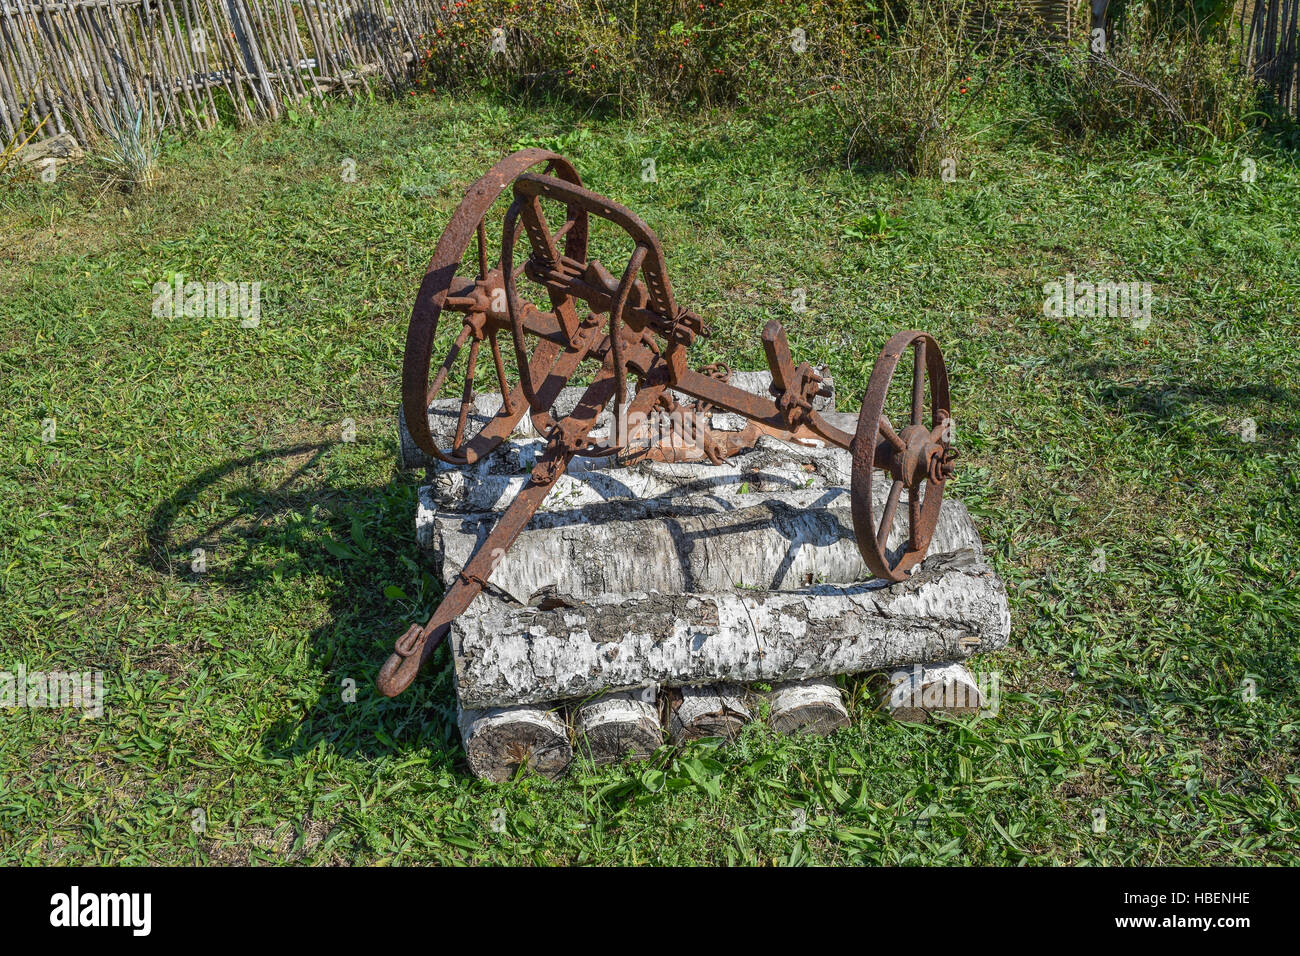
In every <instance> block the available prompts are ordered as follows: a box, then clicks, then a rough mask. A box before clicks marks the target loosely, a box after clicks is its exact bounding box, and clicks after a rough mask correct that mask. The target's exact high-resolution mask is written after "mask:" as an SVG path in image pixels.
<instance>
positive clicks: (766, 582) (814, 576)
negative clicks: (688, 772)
mask: <svg viewBox="0 0 1300 956" xmlns="http://www.w3.org/2000/svg"><path fill="white" fill-rule="evenodd" d="M732 382H733V384H737V385H739V386H740V387H742V388H746V389H748V390H751V391H755V392H758V391H766V388H767V386H768V384H770V378H769V377H767V373H757V372H754V373H735V375H734V376H733V378H732ZM580 394H581V389H576V388H572V389H566V390H565V392H564V393H563V394H562V395H561V397H560V400H559V401H558V402H557V404H556V409H555V410H556V412H557V413H560V414H563V413H565V412H567V411H568V406H571V405H572V404H574V403H576V401H577V398H578V396H579V395H580ZM477 401H478V404H477V405H476V407H475V409H474V414H475V416H476V417H482V418H486V417H489V416H491V415H492V414H494V413H495V411H496V409H497V407H498V406H499V403H500V397H499V396H495V395H488V396H481V397H480V398H479V399H478V400H477ZM825 402H826V405H827V406H828V407H827V408H825V409H823V410H822V411H823V414H824V415H827V416H835V415H837V414H838V413H836V412H834V410H833V404H832V403H833V398H827V399H825ZM458 410H459V402H458V401H456V400H451V401H448V402H436V403H435V404H434V407H433V408H431V410H430V423H431V425H432V427H433V431H434V435H435V437H436V438H438V439H439V440H440V444H441V445H442V446H444V447H445V446H446V445H448V444H450V442H448V441H446V438H447V437H449V433H450V431H451V429H453V428H454V426H455V420H456V416H457V413H458ZM744 424H745V423H744V421H743V420H741V419H739V418H737V417H736V416H732V415H727V414H724V413H715V414H714V415H713V427H714V428H715V429H721V430H727V429H732V430H739V429H740V428H742V427H743V426H744ZM846 426H847V427H848V428H849V430H852V427H853V425H852V422H843V423H840V427H846ZM520 427H521V432H520V434H518V435H516V436H514V437H513V438H512V440H511V442H510V443H508V444H507V445H505V446H503V447H502V448H501V449H499V450H498V451H497V452H496V453H494V454H493V455H492V456H490V457H489V458H488V459H486V460H485V461H483V462H480V463H478V464H476V465H474V466H471V467H468V468H463V469H454V468H450V467H448V466H444V465H441V464H435V463H432V462H429V461H428V460H427V459H424V458H423V456H422V455H420V453H419V452H418V450H416V449H415V448H414V446H413V445H412V444H411V442H410V440H409V438H408V437H407V435H406V429H405V427H404V426H403V427H402V428H401V430H400V431H401V435H402V455H403V461H404V464H406V465H408V466H419V465H424V466H425V467H427V468H428V469H429V478H430V481H429V484H427V485H426V486H424V487H422V488H421V489H420V494H419V506H418V513H417V520H416V525H417V531H418V536H419V540H420V544H421V545H422V547H424V548H426V549H429V550H430V551H431V552H432V553H433V557H434V560H435V563H436V565H437V567H438V573H439V574H440V575H441V578H442V580H443V581H444V583H446V584H450V582H451V581H452V580H453V579H454V578H455V576H456V574H457V573H458V572H459V570H460V569H461V567H462V566H463V565H464V563H465V561H466V560H467V559H468V557H469V555H470V554H471V553H472V552H473V550H474V549H475V547H476V546H477V544H478V542H479V541H481V540H482V539H483V537H484V536H485V535H486V534H487V533H488V531H489V530H490V529H491V527H492V525H493V523H494V522H495V520H496V518H497V517H498V516H499V514H500V512H501V511H502V510H504V509H505V507H506V506H508V505H509V503H510V502H511V501H512V500H513V499H514V497H515V495H516V494H517V493H518V491H519V490H520V488H522V487H523V485H524V484H525V483H526V482H527V480H528V477H527V476H528V471H529V469H530V468H531V466H532V463H533V461H534V459H535V456H536V454H537V453H538V451H539V450H540V448H541V445H542V442H541V439H540V437H539V436H536V435H535V434H532V433H531V432H530V429H529V426H528V424H527V421H526V420H525V422H524V423H522V424H521V426H520ZM444 433H448V434H444ZM594 437H600V436H599V435H597V436H594ZM850 468H851V465H850V458H849V454H848V453H847V452H845V451H842V450H840V449H836V448H827V447H824V446H822V445H821V444H820V443H816V444H797V443H791V442H785V441H780V440H777V439H775V438H770V437H763V438H760V439H759V440H758V443H757V444H756V445H755V446H754V448H753V449H752V450H750V451H748V452H746V453H743V454H741V455H738V456H737V457H735V458H733V459H731V460H730V461H728V462H726V463H725V464H723V465H721V466H714V465H711V464H709V463H708V462H673V463H669V462H655V461H642V462H640V463H636V464H632V465H627V466H621V465H619V464H618V463H617V462H616V461H614V460H613V459H590V458H577V459H574V462H573V464H572V465H571V466H570V470H569V473H568V474H566V475H565V476H564V477H562V478H561V479H560V482H559V484H558V485H557V486H556V488H555V489H554V490H553V491H552V493H551V495H550V497H549V498H548V500H547V502H546V504H545V505H544V506H543V510H541V511H539V512H538V514H537V515H536V516H535V517H534V519H533V521H532V522H531V523H530V524H529V526H528V528H527V529H526V530H525V531H524V532H523V533H522V534H521V535H520V537H519V539H518V540H517V541H516V543H515V544H514V546H513V547H512V548H511V549H510V550H509V551H508V552H506V554H505V555H504V556H503V557H502V558H501V560H500V562H499V563H498V565H497V566H496V569H495V570H494V572H493V575H492V578H491V580H490V581H489V585H488V588H487V589H486V590H485V591H484V593H483V594H481V595H480V596H479V597H478V598H477V599H476V600H475V602H474V603H473V604H472V605H471V606H470V608H469V610H468V611H467V612H466V613H465V614H464V615H462V616H461V617H460V618H459V619H458V620H457V621H456V623H455V624H454V625H453V626H452V631H451V634H450V636H449V642H450V646H451V651H452V657H453V660H454V662H455V669H456V687H457V695H458V698H459V701H458V702H459V705H460V720H459V723H460V730H461V735H462V739H463V741H464V745H465V752H466V755H467V757H468V761H469V765H470V768H471V769H472V770H473V772H474V773H475V774H477V775H478V776H480V777H483V778H486V779H489V780H494V781H501V780H505V779H508V778H509V777H510V776H512V775H513V774H514V773H515V772H516V771H517V770H518V769H519V767H520V766H525V765H526V766H527V767H528V768H529V769H530V770H532V771H535V772H538V773H542V774H545V775H547V776H556V775H558V774H560V773H562V772H563V771H564V769H565V767H566V766H567V765H568V764H569V762H570V760H571V759H572V758H573V756H574V753H575V752H577V753H579V754H583V755H585V756H587V757H588V758H590V759H591V760H592V761H594V762H595V763H597V764H601V763H608V762H612V761H616V760H619V759H621V758H623V757H625V756H628V755H632V756H637V757H644V756H646V755H648V754H650V753H651V752H653V751H654V750H655V749H656V748H657V747H659V746H660V745H661V744H662V743H663V742H664V735H665V733H664V732H665V728H666V730H667V734H668V738H669V739H670V740H671V741H673V742H674V743H677V742H682V741H686V740H690V739H694V738H698V737H704V736H711V737H712V736H721V737H732V736H734V735H735V734H737V733H738V732H739V731H740V729H741V728H742V727H743V726H744V725H745V724H746V723H747V722H749V721H750V720H751V719H753V716H754V714H755V713H756V712H758V711H760V710H766V711H767V714H768V720H769V723H770V726H771V727H772V728H773V729H774V730H777V731H779V732H784V733H796V732H802V733H819V734H824V733H829V732H831V731H833V730H836V729H837V728H840V727H843V726H845V725H846V724H848V723H849V712H848V709H847V707H846V705H845V701H844V694H843V690H842V689H841V686H840V683H841V681H840V680H838V679H837V678H838V676H839V675H847V674H860V673H864V672H877V674H876V675H874V676H873V678H872V680H873V684H872V685H871V686H872V687H873V688H874V690H875V693H876V694H877V695H878V698H879V700H880V702H881V704H882V706H883V708H884V709H885V710H886V711H887V712H889V713H891V714H892V715H893V716H894V717H895V718H896V719H900V720H913V721H915V720H925V719H927V715H928V714H929V713H932V712H935V711H946V712H949V713H974V712H977V711H979V710H980V709H981V708H982V707H984V706H985V703H986V702H985V700H984V698H983V696H982V694H981V693H980V690H979V689H978V688H977V686H976V683H975V681H974V679H973V678H972V676H971V674H970V672H969V671H967V669H966V668H965V667H964V666H963V665H962V664H961V663H960V661H961V660H962V659H964V658H966V657H967V656H968V655H970V654H971V653H974V652H977V651H979V652H987V651H991V650H996V649H997V648H999V647H1001V646H1003V645H1004V644H1005V643H1006V640H1007V637H1008V634H1009V630H1010V618H1009V615H1008V611H1007V603H1006V593H1005V590H1004V589H1003V586H1002V583H1001V581H1000V580H999V579H998V577H997V576H996V575H995V574H994V573H993V571H992V570H991V568H990V567H989V566H988V565H987V564H986V563H985V561H984V559H983V550H982V546H981V544H980V540H979V537H978V534H977V533H976V531H975V528H974V525H973V524H972V522H971V519H970V515H969V514H968V513H967V511H966V509H965V508H964V507H963V506H962V505H961V504H960V503H959V502H956V501H951V500H947V501H945V502H944V505H943V509H942V511H941V514H940V518H939V522H938V526H937V528H936V531H935V536H934V541H933V544H932V545H931V547H930V551H929V557H927V559H926V560H925V562H923V564H922V566H921V568H920V569H919V570H918V571H917V572H916V573H915V574H914V575H913V576H912V578H911V579H910V580H908V581H906V582H904V583H902V584H898V585H894V586H892V587H886V582H883V581H871V580H869V578H870V573H869V572H868V571H867V570H866V568H865V566H864V563H863V561H862V558H861V555H860V554H859V552H858V549H857V545H856V542H855V539H854V535H853V527H852V519H851V517H850V514H849V492H848V483H849V473H850ZM878 487H879V486H878ZM899 513H900V514H902V515H905V514H906V509H905V508H903V507H901V506H900V508H899ZM904 524H905V522H904V521H901V520H900V521H899V522H898V523H897V524H896V527H895V530H894V534H893V535H892V536H891V539H890V542H891V545H895V544H898V543H901V540H902V537H903V535H904V534H905V531H904V527H903V526H904ZM756 684H757V685H758V688H755V687H754V685H756ZM764 704H765V706H764Z"/></svg>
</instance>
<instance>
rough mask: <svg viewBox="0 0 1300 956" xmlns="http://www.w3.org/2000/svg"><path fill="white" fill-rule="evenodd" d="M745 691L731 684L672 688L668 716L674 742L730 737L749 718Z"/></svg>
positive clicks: (669, 728) (738, 731)
mask: <svg viewBox="0 0 1300 956" xmlns="http://www.w3.org/2000/svg"><path fill="white" fill-rule="evenodd" d="M744 695H745V691H744V688H742V687H738V686H736V685H734V684H704V685H700V686H695V687H683V688H681V689H680V690H678V691H675V692H673V694H672V703H671V704H670V707H669V717H668V733H669V735H670V736H671V738H672V741H673V743H675V744H682V743H686V742H687V741H691V740H698V739H700V738H701V737H723V738H725V739H727V740H731V739H732V738H733V737H735V736H736V735H737V734H739V733H740V731H741V730H742V729H743V728H744V726H745V724H747V723H749V721H750V713H749V708H748V707H746V706H745V699H744Z"/></svg>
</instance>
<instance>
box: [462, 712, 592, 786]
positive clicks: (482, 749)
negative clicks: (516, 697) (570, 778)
mask: <svg viewBox="0 0 1300 956" xmlns="http://www.w3.org/2000/svg"><path fill="white" fill-rule="evenodd" d="M457 722H458V723H459V725H460V736H461V740H462V742H463V743H464V746H465V757H466V759H467V760H468V762H469V768H470V770H472V771H473V772H474V774H475V775H476V776H478V777H481V778H483V779H484V780H491V781H492V782H493V783H504V782H505V781H506V780H509V779H510V778H511V777H513V776H514V775H515V772H516V771H517V770H519V768H520V767H526V768H527V769H528V770H531V771H533V772H535V773H539V774H541V775H542V776H544V777H550V778H552V779H554V778H555V777H558V776H559V775H560V774H561V773H563V772H564V768H565V767H567V766H568V765H569V761H570V760H572V759H573V748H572V747H571V746H570V745H569V734H568V731H567V729H566V728H565V726H564V721H562V720H560V719H559V718H558V717H557V716H556V715H555V714H554V713H553V712H552V711H550V710H546V709H543V708H540V707H528V706H510V707H493V708H488V709H482V710H480V709H471V708H464V707H462V709H461V711H460V715H459V719H458V721H457Z"/></svg>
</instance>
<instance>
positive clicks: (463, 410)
mask: <svg viewBox="0 0 1300 956" xmlns="http://www.w3.org/2000/svg"><path fill="white" fill-rule="evenodd" d="M479 341H480V340H479V339H475V340H474V343H473V344H472V345H471V346H470V347H469V361H468V362H467V363H466V365H465V390H464V391H463V392H461V396H460V417H459V418H457V419H456V437H455V438H453V439H452V442H451V449H452V451H453V452H457V453H459V451H460V449H461V447H462V446H463V445H464V442H465V423H466V421H468V420H469V410H470V407H471V406H472V405H473V404H474V366H475V365H476V364H478V346H479Z"/></svg>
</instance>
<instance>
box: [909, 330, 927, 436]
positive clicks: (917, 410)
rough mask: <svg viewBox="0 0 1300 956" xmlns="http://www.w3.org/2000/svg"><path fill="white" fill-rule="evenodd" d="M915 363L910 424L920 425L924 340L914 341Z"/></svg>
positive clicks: (923, 379)
mask: <svg viewBox="0 0 1300 956" xmlns="http://www.w3.org/2000/svg"><path fill="white" fill-rule="evenodd" d="M915 362H916V364H915V365H914V366H913V368H912V424H913V425H919V424H921V414H922V413H923V412H924V411H925V339H917V340H916V349H915Z"/></svg>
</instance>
